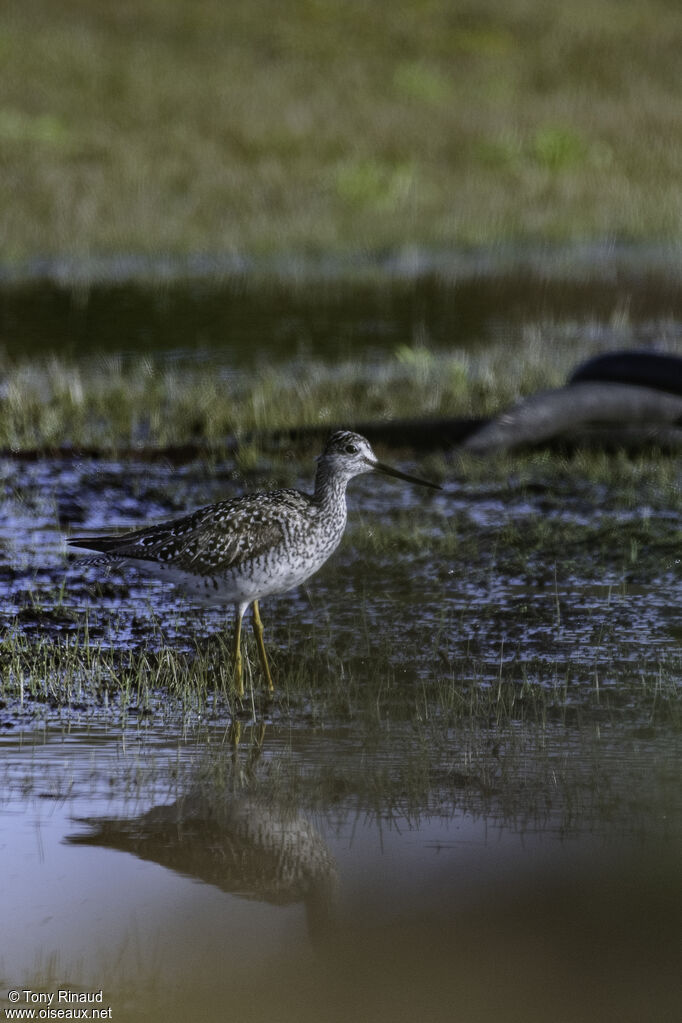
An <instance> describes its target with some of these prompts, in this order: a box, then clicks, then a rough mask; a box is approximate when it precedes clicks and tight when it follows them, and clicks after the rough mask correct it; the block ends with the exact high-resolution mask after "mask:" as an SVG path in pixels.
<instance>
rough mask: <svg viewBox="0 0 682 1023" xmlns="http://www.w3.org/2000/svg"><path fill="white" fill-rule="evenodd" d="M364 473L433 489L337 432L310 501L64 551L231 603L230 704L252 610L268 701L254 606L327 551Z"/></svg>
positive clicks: (233, 510)
mask: <svg viewBox="0 0 682 1023" xmlns="http://www.w3.org/2000/svg"><path fill="white" fill-rule="evenodd" d="M365 472H381V473H385V474H386V475H388V476H396V477H397V478H398V479H402V480H407V481H408V482H410V483H419V484H420V485H422V486H425V487H431V488H432V489H434V490H440V487H439V486H438V485H437V484H436V483H429V482H428V481H427V480H422V479H419V478H418V477H417V476H410V475H408V473H405V472H400V471H399V470H398V469H393V468H392V467H391V466H389V465H384V464H383V463H382V462H380V461H379V460H378V459H377V457H376V455H375V454H374V452H373V451H372V448H371V445H370V443H369V441H367V440H366V439H365V438H364V437H361V436H360V434H358V433H351V432H350V431H348V430H339V431H337V432H336V433H334V434H332V436H331V437H330V438H329V440H328V441H327V445H326V447H325V449H324V451H323V452H322V454H321V455H320V456H319V458H318V465H317V473H316V475H315V491H314V493H313V494H304V493H301V492H300V491H299V490H273V491H270V492H260V493H255V494H246V495H245V496H244V497H237V498H235V499H233V500H231V501H220V502H219V503H218V504H211V505H209V506H208V507H206V508H200V509H199V510H198V511H195V512H191V513H190V514H189V515H184V516H182V518H179V519H174V520H172V521H170V522H162V523H160V524H158V525H154V526H147V527H145V528H142V529H134V530H132V531H130V532H127V533H120V534H119V535H117V536H98V537H75V538H72V539H70V540H69V543H70V544H71V545H72V546H73V547H85V548H87V549H89V550H93V551H99V552H100V553H101V554H103V555H105V558H104V559H103V560H104V561H106V562H118V563H132V564H134V565H136V566H137V567H138V568H139V569H141V570H142V571H144V572H147V573H149V574H151V575H154V576H157V577H159V576H160V577H161V578H163V579H165V580H167V581H168V582H171V583H174V584H177V585H178V586H180V587H181V588H182V589H184V590H185V591H186V592H187V593H188V594H189V595H191V596H192V597H193V598H194V599H198V600H200V601H201V602H202V603H207V604H215V603H231V604H234V606H235V610H236V624H235V631H234V645H233V657H234V678H235V686H236V689H237V693H238V695H239V696H243V695H244V681H243V674H242V656H241V627H242V618H243V616H244V612H245V611H246V609H247V607H248V606H249V605H250V604H253V631H254V634H255V637H256V646H257V649H258V656H259V659H260V662H261V666H262V669H263V673H264V675H265V678H266V680H267V684H268V689H269V690H270V692H272V691H273V689H274V686H273V682H272V676H271V674H270V667H269V665H268V659H267V655H266V653H265V644H264V643H263V624H262V622H261V617H260V612H259V607H258V602H259V601H260V600H261V598H262V597H268V596H270V594H273V593H283V592H284V591H285V590H290V589H292V588H293V587H294V586H298V585H299V584H300V583H302V582H304V581H305V580H306V579H308V578H309V577H310V576H311V575H313V573H314V572H317V570H318V568H320V567H321V566H322V565H323V564H324V562H325V561H326V560H327V558H328V557H329V556H330V554H332V553H333V552H334V551H335V550H336V548H337V547H338V545H339V543H340V542H341V537H342V536H343V531H344V529H345V528H346V486H347V484H348V482H349V480H351V479H353V477H354V476H359V475H361V474H362V473H365Z"/></svg>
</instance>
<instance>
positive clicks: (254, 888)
mask: <svg viewBox="0 0 682 1023" xmlns="http://www.w3.org/2000/svg"><path fill="white" fill-rule="evenodd" d="M264 732H265V728H264V726H262V727H261V728H260V730H259V732H258V734H257V736H256V738H255V740H254V742H253V743H252V744H251V745H250V748H249V750H248V752H247V755H246V758H245V762H244V763H243V764H242V763H241V762H240V760H239V739H240V731H239V726H238V725H236V726H234V727H233V729H232V730H231V742H232V765H231V767H232V770H231V773H230V781H229V784H228V785H227V786H226V785H224V784H218V783H216V782H214V783H209V782H206V781H204V782H202V783H201V784H197V785H196V786H194V787H192V788H191V789H190V791H189V792H188V793H187V795H185V796H181V797H180V798H179V799H177V800H176V801H175V802H174V803H171V804H167V805H161V806H154V807H152V809H151V810H149V811H147V813H144V814H142V815H140V816H138V817H116V818H110V817H109V818H79V820H78V823H80V824H87V825H88V826H89V828H90V831H89V832H88V833H86V834H81V835H72V836H70V837H69V838H68V841H69V842H71V843H74V844H80V845H83V844H87V845H98V846H104V847H106V848H109V849H118V850H120V851H122V852H129V853H132V854H133V855H135V856H138V857H139V858H140V859H142V860H149V861H152V862H154V863H158V864H159V865H161V866H163V867H168V868H169V869H171V870H175V871H178V872H179V873H181V874H185V875H187V876H189V877H191V878H194V879H196V880H199V881H203V882H204V883H205V884H210V885H215V887H216V888H219V889H220V890H221V891H224V892H229V893H230V894H233V895H237V896H240V897H241V898H245V899H254V900H257V901H260V902H267V903H271V904H273V905H280V906H289V905H293V904H296V903H299V902H300V903H303V904H304V906H305V910H306V919H307V924H308V932H309V935H310V938H311V940H312V941H316V940H318V939H320V938H321V937H323V936H324V935H326V934H328V933H329V930H330V926H331V924H332V922H333V920H334V917H335V906H336V895H337V888H338V873H337V867H336V862H335V860H334V857H333V856H332V854H331V852H330V851H329V848H328V847H327V845H326V843H325V841H324V840H323V838H322V836H321V835H320V834H319V832H318V831H317V829H316V828H315V827H314V825H313V824H312V822H311V821H310V820H309V819H308V818H307V817H306V816H305V815H304V814H302V813H301V812H300V811H299V810H298V809H297V808H296V807H295V806H292V805H285V804H284V803H283V802H279V803H278V801H277V800H276V799H274V798H272V799H271V798H266V797H263V796H261V795H254V794H253V793H250V788H251V787H252V786H250V781H251V780H252V778H253V770H254V767H255V764H256V763H257V761H258V758H259V756H260V752H261V749H262V744H263V738H264Z"/></svg>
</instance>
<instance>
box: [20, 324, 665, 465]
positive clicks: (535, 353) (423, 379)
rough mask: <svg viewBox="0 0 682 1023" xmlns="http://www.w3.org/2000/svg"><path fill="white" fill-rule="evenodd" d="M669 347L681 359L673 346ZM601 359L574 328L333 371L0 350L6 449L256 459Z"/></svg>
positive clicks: (593, 343)
mask: <svg viewBox="0 0 682 1023" xmlns="http://www.w3.org/2000/svg"><path fill="white" fill-rule="evenodd" d="M623 336H624V337H625V335H623ZM617 339H618V338H617ZM661 347H667V348H669V350H671V351H678V348H679V346H678V345H677V344H676V341H675V339H674V337H672V338H671V339H670V342H669V344H667V345H666V344H662V345H661ZM600 350H602V342H601V340H600V338H599V337H594V336H590V332H589V331H585V329H584V328H582V327H579V326H576V325H572V324H570V323H569V324H563V325H553V324H546V325H543V326H541V327H539V326H529V327H528V328H526V329H525V330H523V331H522V332H521V336H520V337H519V339H518V341H517V342H516V343H515V347H514V357H513V359H510V357H509V347H508V343H507V342H506V341H504V340H503V341H500V342H493V343H489V344H487V345H480V346H479V347H477V348H475V349H473V350H468V349H465V348H457V347H452V348H450V349H448V350H447V351H438V350H436V349H433V348H430V347H429V346H427V345H423V344H420V343H419V342H417V343H415V344H401V345H398V346H397V347H395V348H394V349H393V351H388V352H386V354H385V355H381V356H380V355H377V354H373V355H371V356H369V355H368V356H365V357H364V358H363V357H362V356H354V357H353V358H347V359H339V360H338V361H336V362H334V363H330V362H327V361H323V360H321V359H314V358H310V357H306V356H301V357H299V358H292V359H290V360H287V361H286V362H284V363H283V364H279V363H277V362H273V361H267V362H263V363H262V364H261V365H260V367H259V368H257V369H254V370H253V371H251V372H245V371H244V372H235V371H234V370H233V368H232V367H231V364H230V354H229V352H227V353H226V354H225V355H223V354H221V353H219V352H217V353H216V356H215V359H212V360H210V361H204V362H201V361H199V362H196V361H192V360H189V361H188V362H183V361H177V360H172V359H169V360H165V359H164V358H163V357H160V358H158V359H157V358H153V357H149V356H135V355H130V356H126V357H124V356H112V357H102V356H97V357H91V358H81V359H79V358H75V357H74V358H69V357H64V356H58V355H54V356H45V357H42V358H32V357H30V356H29V357H27V356H26V355H25V354H21V355H20V354H13V355H9V354H8V353H3V352H2V350H1V349H0V375H1V377H2V390H1V391H0V450H6V451H8V450H12V451H14V452H17V453H20V452H22V451H35V450H44V451H49V450H53V449H55V448H60V447H62V446H67V447H68V446H76V447H83V448H94V449H96V450H100V451H103V452H108V453H112V452H113V453H115V452H116V451H128V450H129V449H130V448H146V449H150V448H165V447H169V446H173V445H184V444H190V445H197V446H198V447H199V448H204V449H206V451H214V452H216V453H224V451H225V444H226V441H227V440H228V439H233V438H236V439H237V441H239V442H241V446H242V451H241V456H242V458H245V459H247V460H248V458H249V450H248V449H249V444H250V443H251V441H249V435H250V434H251V433H252V432H253V431H264V432H267V431H270V430H277V429H286V428H296V427H302V426H317V427H326V426H332V425H338V424H343V425H351V424H353V423H358V422H367V421H368V420H375V421H382V420H389V419H401V418H410V417H415V418H418V417H440V416H443V417H447V416H453V417H456V416H462V417H466V416H472V417H479V416H488V415H493V414H496V413H498V412H500V411H501V410H502V409H504V408H506V407H507V406H509V405H510V404H512V403H513V402H514V401H516V400H517V399H518V398H520V397H522V396H524V395H528V394H531V393H533V392H535V391H537V390H540V389H541V388H545V387H558V386H561V385H562V384H563V383H564V382H565V381H566V379H567V376H568V374H569V373H570V371H571V370H572V369H574V368H575V366H576V364H577V363H578V362H580V361H581V360H582V359H586V358H588V357H589V356H591V355H593V354H595V353H596V352H598V351H600ZM548 352H551V357H548ZM221 360H222V361H221ZM244 441H246V442H247V443H246V444H244Z"/></svg>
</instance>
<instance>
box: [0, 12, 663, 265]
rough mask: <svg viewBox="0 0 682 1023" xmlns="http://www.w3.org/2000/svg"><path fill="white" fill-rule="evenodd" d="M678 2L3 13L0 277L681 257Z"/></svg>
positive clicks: (0, 21)
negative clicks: (582, 244)
mask: <svg viewBox="0 0 682 1023" xmlns="http://www.w3.org/2000/svg"><path fill="white" fill-rule="evenodd" d="M681 52H682V7H681V5H680V3H679V0H572V2H571V3H565V2H552V0H475V2H474V0H453V2H446V0H395V2H393V3H388V2H381V0H288V2H285V3H282V2H281V0H251V2H249V3H237V2H229V0H228V2H226V0H117V2H115V3H112V2H111V0H19V2H13V0H12V2H7V0H6V2H4V3H3V4H2V6H1V7H0V56H1V59H2V75H1V78H0V81H1V92H0V161H1V162H2V206H1V214H0V245H1V251H2V261H3V263H4V264H5V265H6V266H7V265H12V264H17V263H20V262H21V261H22V260H25V259H27V258H31V257H35V256H37V255H48V256H50V255H56V254H61V255H64V254H69V255H75V256H78V257H83V258H88V257H91V256H94V255H102V254H104V255H107V254H112V253H120V252H125V253H131V252H141V253H159V252H163V253H171V254H184V253H189V252H197V251H200V252H248V253H251V254H256V255H258V254H261V253H271V252H276V251H289V250H293V249H297V250H305V251H307V252H312V253H314V252H316V251H332V252H334V251H337V252H338V251H343V250H349V249H368V250H377V249H380V248H382V247H400V246H406V245H424V246H431V247H448V246H455V245H472V244H490V243H495V242H516V241H523V242H534V241H538V240H543V241H546V240H551V241H560V242H570V241H574V240H576V239H586V238H587V239H596V238H598V239H602V240H603V239H605V238H606V239H613V240H617V241H628V240H651V239H658V240H661V239H665V240H671V239H674V238H678V237H679V235H680V227H681V221H682V203H681V199H680V187H679V169H680V166H681V165H682V159H681V157H682V153H681V139H682V120H681V119H680V116H679V112H680V92H681V90H680V80H681V79H680V73H679V57H680V53H681Z"/></svg>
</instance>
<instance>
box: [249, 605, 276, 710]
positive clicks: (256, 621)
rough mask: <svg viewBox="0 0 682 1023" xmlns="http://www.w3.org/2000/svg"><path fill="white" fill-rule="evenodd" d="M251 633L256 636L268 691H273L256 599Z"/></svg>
mask: <svg viewBox="0 0 682 1023" xmlns="http://www.w3.org/2000/svg"><path fill="white" fill-rule="evenodd" d="M253 633H254V636H255V637H256V646H257V647H258V656H259V658H260V663H261V667H262V669H263V674H264V675H265V678H266V679H267V683H268V692H269V693H274V691H275V687H274V685H273V682H272V675H271V674H270V665H269V664H268V655H267V654H266V652H265V643H264V642H263V623H262V621H261V619H260V610H259V608H258V601H257V600H254V602H253Z"/></svg>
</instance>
